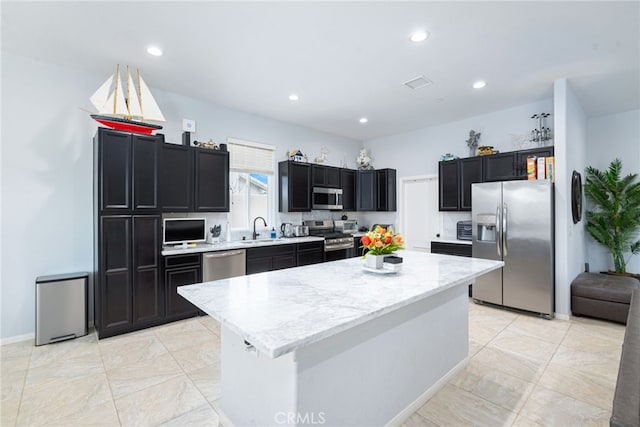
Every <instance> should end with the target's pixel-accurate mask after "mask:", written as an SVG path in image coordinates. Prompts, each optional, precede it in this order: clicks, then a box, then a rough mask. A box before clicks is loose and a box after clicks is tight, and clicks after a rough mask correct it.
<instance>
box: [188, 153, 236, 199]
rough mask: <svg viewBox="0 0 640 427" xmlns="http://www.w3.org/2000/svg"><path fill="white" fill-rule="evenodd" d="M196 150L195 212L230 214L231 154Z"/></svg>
mask: <svg viewBox="0 0 640 427" xmlns="http://www.w3.org/2000/svg"><path fill="white" fill-rule="evenodd" d="M194 150H195V162H194V163H195V211H197V212H229V153H228V152H227V151H218V150H207V149H201V148H195V149H194Z"/></svg>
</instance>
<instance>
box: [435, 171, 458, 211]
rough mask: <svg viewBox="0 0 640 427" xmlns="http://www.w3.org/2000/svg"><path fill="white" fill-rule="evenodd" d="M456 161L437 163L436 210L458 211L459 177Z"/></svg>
mask: <svg viewBox="0 0 640 427" xmlns="http://www.w3.org/2000/svg"><path fill="white" fill-rule="evenodd" d="M459 165H460V162H459V161H458V160H447V161H443V162H439V163H438V187H439V188H438V210H441V211H457V210H460V191H459V188H460V184H459V183H460V176H459Z"/></svg>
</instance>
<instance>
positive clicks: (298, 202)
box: [278, 161, 312, 212]
mask: <svg viewBox="0 0 640 427" xmlns="http://www.w3.org/2000/svg"><path fill="white" fill-rule="evenodd" d="M311 191H312V183H311V165H309V164H308V163H301V162H293V161H286V162H280V163H278V201H279V208H278V210H279V211H280V212H309V211H310V210H311Z"/></svg>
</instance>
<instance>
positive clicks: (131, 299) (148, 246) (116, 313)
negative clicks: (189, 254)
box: [96, 215, 164, 338]
mask: <svg viewBox="0 0 640 427" xmlns="http://www.w3.org/2000/svg"><path fill="white" fill-rule="evenodd" d="M159 235H160V216H159V215H104V216H102V217H100V223H99V226H98V241H99V245H98V256H97V260H98V271H97V275H98V280H97V287H96V323H97V325H96V326H97V329H98V336H99V337H100V338H104V337H108V336H112V335H117V334H120V333H124V332H129V331H132V330H136V329H140V328H142V327H147V326H150V325H152V324H155V323H157V321H159V320H160V319H162V317H163V314H164V313H163V293H162V289H161V286H160V280H159V274H160V263H159V260H158V257H159V253H160V242H159Z"/></svg>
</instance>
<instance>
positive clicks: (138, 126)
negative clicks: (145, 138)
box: [91, 114, 162, 135]
mask: <svg viewBox="0 0 640 427" xmlns="http://www.w3.org/2000/svg"><path fill="white" fill-rule="evenodd" d="M91 117H92V118H93V119H94V120H95V121H96V122H98V123H100V124H103V125H105V126H106V127H109V128H111V129H115V130H121V131H124V132H134V133H141V134H143V135H151V132H153V131H154V130H158V129H162V126H159V125H153V124H150V123H143V122H134V121H131V120H125V119H118V118H113V117H108V116H98V115H96V114H92V115H91Z"/></svg>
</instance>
